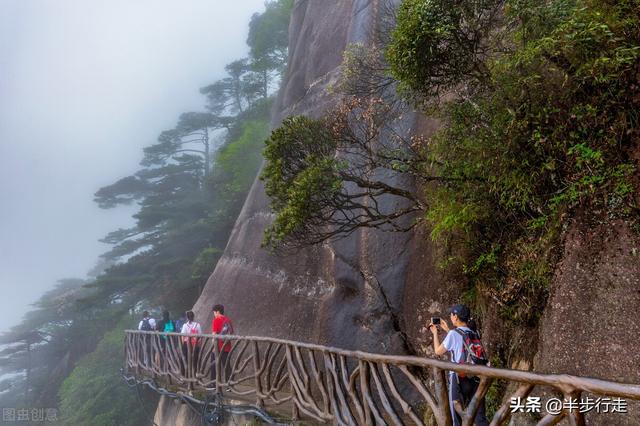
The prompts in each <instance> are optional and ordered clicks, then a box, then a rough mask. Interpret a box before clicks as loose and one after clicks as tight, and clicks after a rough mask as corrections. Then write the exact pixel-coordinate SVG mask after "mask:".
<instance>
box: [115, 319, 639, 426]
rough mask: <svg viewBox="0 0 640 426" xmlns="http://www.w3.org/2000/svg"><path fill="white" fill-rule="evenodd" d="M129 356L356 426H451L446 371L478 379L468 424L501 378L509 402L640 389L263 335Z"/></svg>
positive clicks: (156, 373) (162, 338)
mask: <svg viewBox="0 0 640 426" xmlns="http://www.w3.org/2000/svg"><path fill="white" fill-rule="evenodd" d="M196 341H197V345H195V346H194V345H192V343H196ZM219 341H225V342H228V343H226V344H225V346H228V347H229V348H230V351H229V352H228V353H227V354H221V353H220V349H219V344H218V343H219ZM283 349H284V350H283ZM125 358H126V359H125V367H126V368H127V369H128V370H129V371H134V372H135V373H136V374H138V375H143V376H144V375H146V376H153V377H156V378H161V379H166V380H168V381H170V382H172V383H174V384H176V385H177V386H179V387H182V388H184V389H186V390H194V389H205V390H211V391H214V392H221V391H222V389H226V390H227V393H230V394H231V395H235V396H236V397H243V398H245V399H246V398H253V399H254V400H255V403H256V405H257V406H259V407H270V408H272V409H274V410H276V411H278V410H279V408H278V407H284V406H287V405H290V406H291V407H290V409H291V411H292V413H293V417H294V418H296V417H306V418H311V419H314V420H317V421H320V422H336V423H339V424H351V425H357V424H371V423H373V422H378V423H380V422H382V423H383V424H385V423H391V424H405V423H406V422H409V424H422V420H421V419H422V417H423V416H422V415H420V413H418V412H417V411H418V410H417V408H416V407H420V406H429V408H430V409H431V411H432V412H433V414H434V417H435V419H436V421H437V423H438V424H439V425H450V424H451V414H450V412H449V406H448V401H447V399H446V397H447V393H446V384H445V382H446V377H445V372H446V371H451V372H456V373H463V374H465V375H467V376H477V377H479V378H480V379H481V386H479V387H478V391H477V392H476V396H475V397H474V399H473V400H472V401H471V402H470V404H469V406H468V407H467V412H466V413H465V415H464V419H463V423H464V424H472V419H473V413H474V411H475V410H476V409H477V408H478V404H479V403H480V402H481V401H482V400H484V397H485V394H486V391H487V389H488V387H489V385H490V383H491V381H493V380H496V379H498V380H506V381H509V382H516V383H517V384H518V385H519V386H518V387H517V389H516V391H515V393H514V394H513V396H514V397H520V398H524V397H526V396H528V395H529V394H530V393H531V392H532V390H533V389H534V387H535V386H537V385H541V386H548V387H550V388H552V389H554V390H555V391H556V392H557V393H558V395H560V396H561V397H565V398H570V397H571V398H574V397H576V396H579V395H581V394H582V393H591V394H598V395H602V396H607V397H616V398H628V399H634V400H640V385H638V384H628V383H617V382H612V381H606V380H601V379H595V378H588V377H579V376H573V375H567V374H540V373H533V372H528V371H520V370H509V369H502V368H492V367H485V366H477V365H468V364H456V363H451V362H448V361H442V360H438V359H433V358H421V357H415V356H401V355H382V354H372V353H368V352H362V351H350V350H345V349H340V348H334V347H329V346H322V345H317V344H312V343H302V342H295V341H290V340H284V339H275V338H270V337H261V336H235V335H224V336H219V335H218V336H215V337H214V336H212V335H211V334H180V333H160V332H153V331H140V330H127V331H126V332H125ZM223 361H224V364H223ZM510 414H511V412H510V410H509V401H508V400H506V402H504V403H503V404H502V406H501V407H500V408H499V409H498V411H497V413H496V415H495V416H494V419H493V421H492V424H496V425H497V424H503V423H505V422H506V421H507V420H508V419H509V417H510ZM549 415H551V414H548V415H547V416H546V417H544V418H543V419H542V420H541V421H540V424H546V422H547V421H550V420H556V419H557V418H558V417H564V416H569V417H570V419H571V420H572V421H576V422H577V423H582V421H583V420H581V419H582V416H581V415H579V414H575V413H571V412H562V413H560V414H557V413H556V414H553V415H552V416H553V417H555V418H554V419H550V418H549V417H548V416H549ZM545 419H546V420H545ZM576 419H577V420H576Z"/></svg>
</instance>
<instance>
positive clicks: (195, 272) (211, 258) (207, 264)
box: [191, 247, 222, 282]
mask: <svg viewBox="0 0 640 426" xmlns="http://www.w3.org/2000/svg"><path fill="white" fill-rule="evenodd" d="M220 255H222V250H220V249H217V248H214V247H208V248H206V249H204V250H202V251H201V252H200V254H199V255H198V257H197V258H196V260H195V261H194V262H193V265H192V267H191V278H192V279H194V280H196V281H199V282H203V281H206V280H207V278H209V275H211V271H212V270H213V267H214V265H215V264H216V262H217V261H218V259H219V258H220Z"/></svg>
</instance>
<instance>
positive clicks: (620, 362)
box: [534, 213, 640, 425]
mask: <svg viewBox="0 0 640 426" xmlns="http://www.w3.org/2000/svg"><path fill="white" fill-rule="evenodd" d="M638 312H640V235H638V232H637V231H634V230H632V229H630V227H629V225H628V223H626V222H625V221H623V220H614V221H607V222H602V223H598V221H595V220H594V218H593V216H591V217H590V216H589V215H588V214H587V213H582V214H580V215H578V216H577V217H576V218H575V219H573V220H572V221H571V222H570V224H569V227H568V230H567V232H566V234H565V236H564V241H563V255H562V258H561V261H560V263H559V264H558V265H557V267H556V270H555V275H554V279H553V283H552V287H551V294H550V297H549V300H548V302H547V307H546V309H545V311H544V314H543V316H542V320H541V322H540V328H539V331H540V338H539V344H538V354H537V355H536V357H535V359H534V369H535V370H536V371H538V372H541V373H566V374H573V375H581V376H584V375H587V376H591V377H595V378H599V379H606V380H614V381H619V382H626V383H640V352H639V351H638V350H637V344H636V343H635V342H637V341H638V336H640V325H639V324H638V321H637V317H638ZM585 372H587V373H585ZM587 421H588V424H594V425H596V424H597V425H608V424H613V423H615V424H617V425H637V424H640V404H637V403H635V404H629V415H626V416H625V415H621V414H619V413H616V414H609V415H605V414H600V415H598V414H592V415H590V416H588V418H587Z"/></svg>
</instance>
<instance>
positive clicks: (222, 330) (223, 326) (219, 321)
mask: <svg viewBox="0 0 640 426" xmlns="http://www.w3.org/2000/svg"><path fill="white" fill-rule="evenodd" d="M212 310H213V320H212V321H211V332H212V333H213V335H214V336H215V335H221V336H224V335H227V334H233V325H232V324H231V320H230V319H229V318H228V317H227V316H225V315H224V306H222V305H214V306H213V309H212ZM231 347H232V342H231V340H222V339H220V340H218V351H219V353H220V366H221V367H222V368H223V371H224V375H223V376H221V377H220V379H221V382H222V383H227V382H228V381H229V379H230V378H231V362H230V361H229V353H230V352H231ZM215 375H216V369H215V359H214V365H213V368H212V369H211V378H212V379H214V378H215Z"/></svg>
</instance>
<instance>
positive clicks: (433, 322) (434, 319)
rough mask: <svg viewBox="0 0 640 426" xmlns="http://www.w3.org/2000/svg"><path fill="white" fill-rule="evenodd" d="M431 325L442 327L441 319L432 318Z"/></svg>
mask: <svg viewBox="0 0 640 426" xmlns="http://www.w3.org/2000/svg"><path fill="white" fill-rule="evenodd" d="M431 323H432V324H433V325H440V318H438V317H432V318H431Z"/></svg>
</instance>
